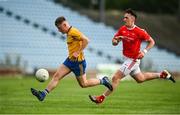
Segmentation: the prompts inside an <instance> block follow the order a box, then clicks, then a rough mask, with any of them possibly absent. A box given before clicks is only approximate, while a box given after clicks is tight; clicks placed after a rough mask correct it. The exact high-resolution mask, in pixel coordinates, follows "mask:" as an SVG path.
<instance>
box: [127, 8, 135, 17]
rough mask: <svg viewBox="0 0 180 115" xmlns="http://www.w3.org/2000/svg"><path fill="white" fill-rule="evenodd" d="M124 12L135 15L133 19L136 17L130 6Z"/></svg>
mask: <svg viewBox="0 0 180 115" xmlns="http://www.w3.org/2000/svg"><path fill="white" fill-rule="evenodd" d="M125 13H128V14H131V15H132V16H134V17H135V19H137V14H136V13H135V11H133V10H132V9H131V8H128V9H126V10H125Z"/></svg>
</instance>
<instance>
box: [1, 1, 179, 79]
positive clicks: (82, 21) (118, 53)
mask: <svg viewBox="0 0 180 115" xmlns="http://www.w3.org/2000/svg"><path fill="white" fill-rule="evenodd" d="M129 7H131V8H132V9H134V10H136V11H137V13H138V20H137V25H138V26H140V27H142V28H144V29H146V30H147V32H149V33H150V34H151V36H152V37H153V38H154V39H155V41H156V46H155V47H154V48H153V49H151V51H150V52H148V54H147V55H146V56H145V58H144V59H143V60H142V64H141V68H142V70H145V71H161V70H163V69H168V70H169V71H171V72H172V73H173V75H175V77H176V78H178V76H179V74H180V50H179V46H180V38H179V37H180V0H166V1H163V0H156V1H155V0H145V1H143V0H0V76H2V77H3V76H7V75H10V76H12V75H17V74H18V75H23V76H26V75H33V74H34V71H36V70H37V69H38V68H46V69H48V70H49V71H50V72H51V73H53V72H54V71H55V70H56V68H57V67H58V66H59V65H60V64H61V63H62V62H63V61H64V59H65V58H66V57H67V50H66V45H65V38H66V37H65V36H64V35H62V34H61V33H59V32H58V31H57V29H56V28H55V26H54V21H55V19H56V18H57V17H58V16H65V17H66V18H67V20H68V21H69V22H70V24H71V25H72V26H74V27H77V28H79V30H81V31H82V32H83V33H84V34H85V35H87V36H88V37H89V39H90V44H89V46H88V47H87V49H86V50H85V56H86V60H87V65H88V66H87V70H88V73H89V75H90V74H91V75H97V74H99V72H102V73H101V74H103V72H105V73H104V74H108V75H111V73H112V72H113V71H114V70H116V69H117V66H116V64H121V59H122V46H121V45H119V46H118V47H113V46H112V45H111V39H112V37H113V35H114V34H115V32H116V31H117V29H118V28H119V27H120V26H121V25H122V24H123V23H122V16H123V10H124V9H126V8H129ZM145 45H146V44H145V43H143V46H142V48H144V47H145Z"/></svg>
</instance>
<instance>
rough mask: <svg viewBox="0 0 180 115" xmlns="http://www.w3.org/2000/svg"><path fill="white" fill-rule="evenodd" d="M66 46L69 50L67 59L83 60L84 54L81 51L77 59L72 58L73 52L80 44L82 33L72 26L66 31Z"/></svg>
mask: <svg viewBox="0 0 180 115" xmlns="http://www.w3.org/2000/svg"><path fill="white" fill-rule="evenodd" d="M66 42H67V46H68V52H69V56H68V57H69V59H70V60H78V61H83V60H84V54H83V51H82V52H80V54H79V56H78V58H77V59H74V57H73V53H74V52H76V51H78V50H79V49H80V47H81V46H82V33H81V32H80V31H79V30H78V29H76V28H74V27H70V29H69V31H68V33H67V41H66Z"/></svg>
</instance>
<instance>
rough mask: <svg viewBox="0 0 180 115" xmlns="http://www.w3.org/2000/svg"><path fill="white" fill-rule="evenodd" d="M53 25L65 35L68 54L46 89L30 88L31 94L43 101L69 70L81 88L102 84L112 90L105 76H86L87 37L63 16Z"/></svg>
mask: <svg viewBox="0 0 180 115" xmlns="http://www.w3.org/2000/svg"><path fill="white" fill-rule="evenodd" d="M55 26H56V27H57V28H58V30H59V32H61V33H63V34H66V35H67V39H66V43H67V46H68V52H69V55H68V57H67V59H66V60H65V61H64V63H63V64H61V65H60V67H59V68H58V69H57V71H56V73H55V74H54V75H53V77H52V80H51V81H50V82H49V84H48V86H47V87H46V89H45V90H44V91H38V90H36V89H34V88H31V92H32V94H33V95H34V96H36V97H37V98H38V100H39V101H43V100H44V99H45V97H46V95H47V94H48V93H50V92H51V91H52V90H53V89H54V88H55V87H56V86H57V84H58V83H59V81H60V80H61V79H62V78H64V77H65V76H66V75H67V74H69V73H70V72H73V73H74V74H75V76H76V79H77V81H78V83H79V85H80V86H81V87H82V88H86V87H91V86H96V85H100V84H102V85H104V86H106V87H107V88H108V89H109V90H111V91H112V90H113V89H112V85H111V83H110V81H109V79H108V78H107V77H106V76H105V77H103V78H102V79H96V78H91V79H87V78H86V73H85V70H86V60H85V57H84V54H83V50H84V49H85V48H86V46H87V45H88V42H89V39H88V38H87V37H86V36H85V35H84V34H83V33H81V32H80V31H79V30H78V29H76V28H74V27H72V26H70V25H69V23H68V21H66V19H65V17H63V16H61V17H58V18H57V19H56V21H55Z"/></svg>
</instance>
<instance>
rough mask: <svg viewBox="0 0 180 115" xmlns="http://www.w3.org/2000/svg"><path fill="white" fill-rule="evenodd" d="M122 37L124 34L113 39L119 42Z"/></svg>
mask: <svg viewBox="0 0 180 115" xmlns="http://www.w3.org/2000/svg"><path fill="white" fill-rule="evenodd" d="M123 38H124V36H116V37H114V39H116V40H118V41H119V42H120V41H121V40H122V39H123Z"/></svg>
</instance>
